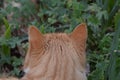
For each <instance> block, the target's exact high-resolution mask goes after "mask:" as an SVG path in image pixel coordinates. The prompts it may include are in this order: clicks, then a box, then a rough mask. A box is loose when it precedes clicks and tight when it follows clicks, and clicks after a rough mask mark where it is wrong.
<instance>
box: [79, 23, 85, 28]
mask: <svg viewBox="0 0 120 80" xmlns="http://www.w3.org/2000/svg"><path fill="white" fill-rule="evenodd" d="M79 26H83V27H87V24H86V23H81V24H80V25H79Z"/></svg>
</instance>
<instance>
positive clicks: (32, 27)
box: [28, 25, 36, 31]
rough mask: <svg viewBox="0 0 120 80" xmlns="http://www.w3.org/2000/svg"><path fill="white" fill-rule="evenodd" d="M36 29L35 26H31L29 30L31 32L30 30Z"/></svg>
mask: <svg viewBox="0 0 120 80" xmlns="http://www.w3.org/2000/svg"><path fill="white" fill-rule="evenodd" d="M35 28H36V27H35V26H33V25H32V26H30V27H29V28H28V30H29V31H30V30H32V29H35Z"/></svg>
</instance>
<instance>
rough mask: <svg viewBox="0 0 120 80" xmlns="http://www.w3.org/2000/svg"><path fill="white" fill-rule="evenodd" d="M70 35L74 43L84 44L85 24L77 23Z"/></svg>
mask: <svg viewBox="0 0 120 80" xmlns="http://www.w3.org/2000/svg"><path fill="white" fill-rule="evenodd" d="M70 37H71V38H72V39H73V40H74V42H75V43H76V44H86V40H87V26H86V24H85V23H82V24H79V25H78V26H77V27H76V28H75V29H74V30H73V32H72V33H71V34H70Z"/></svg>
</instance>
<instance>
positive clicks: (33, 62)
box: [23, 23, 87, 73]
mask: <svg viewBox="0 0 120 80" xmlns="http://www.w3.org/2000/svg"><path fill="white" fill-rule="evenodd" d="M28 36H29V39H28V40H29V47H28V52H27V54H26V57H25V62H24V66H23V70H24V72H25V73H29V71H30V70H31V69H32V68H34V67H35V66H37V65H39V64H41V63H40V60H42V59H45V58H44V57H43V56H45V54H51V55H55V54H58V53H59V52H61V53H62V54H64V53H72V51H73V52H75V54H76V53H77V54H78V56H80V57H81V59H82V60H80V62H81V65H83V66H85V64H86V63H85V62H86V61H85V48H86V39H87V28H86V24H84V23H83V24H80V25H78V26H77V27H76V28H75V29H74V30H73V32H71V33H70V34H66V33H50V34H42V33H41V32H40V31H39V30H38V29H37V28H36V27H34V26H31V27H29V30H28ZM62 50H63V51H62ZM68 55H69V54H68Z"/></svg>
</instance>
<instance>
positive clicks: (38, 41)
mask: <svg viewBox="0 0 120 80" xmlns="http://www.w3.org/2000/svg"><path fill="white" fill-rule="evenodd" d="M28 35H29V44H30V47H31V48H32V49H38V48H40V47H41V45H42V44H43V41H44V36H43V35H42V33H41V32H40V31H39V30H38V29H37V28H36V27H35V26H30V27H29V29H28Z"/></svg>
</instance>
